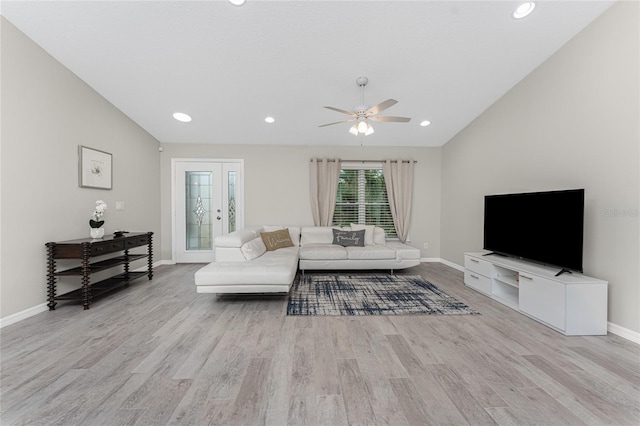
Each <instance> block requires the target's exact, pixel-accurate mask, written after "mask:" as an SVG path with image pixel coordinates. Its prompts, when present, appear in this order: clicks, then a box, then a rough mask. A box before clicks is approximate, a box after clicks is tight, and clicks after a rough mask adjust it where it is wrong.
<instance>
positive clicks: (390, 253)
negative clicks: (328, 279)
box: [347, 245, 396, 260]
mask: <svg viewBox="0 0 640 426" xmlns="http://www.w3.org/2000/svg"><path fill="white" fill-rule="evenodd" d="M347 258H348V259H350V260H351V259H354V260H381V259H395V258H396V251H395V250H394V249H392V248H389V247H387V246H383V245H375V246H365V247H347Z"/></svg>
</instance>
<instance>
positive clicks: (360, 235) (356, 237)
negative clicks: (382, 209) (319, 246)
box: [333, 229, 365, 247]
mask: <svg viewBox="0 0 640 426" xmlns="http://www.w3.org/2000/svg"><path fill="white" fill-rule="evenodd" d="M364 232H365V230H364V229H363V230H361V231H341V230H339V229H334V230H333V244H336V245H339V246H343V247H364Z"/></svg>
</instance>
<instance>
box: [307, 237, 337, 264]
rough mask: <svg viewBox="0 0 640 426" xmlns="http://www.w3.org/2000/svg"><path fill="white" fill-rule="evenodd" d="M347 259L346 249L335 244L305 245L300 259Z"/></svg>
mask: <svg viewBox="0 0 640 426" xmlns="http://www.w3.org/2000/svg"><path fill="white" fill-rule="evenodd" d="M302 235H303V236H304V234H302ZM347 258H348V257H347V250H346V248H345V247H342V246H337V245H334V244H305V245H303V246H301V247H300V259H305V260H346V259H347Z"/></svg>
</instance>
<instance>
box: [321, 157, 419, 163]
mask: <svg viewBox="0 0 640 426" xmlns="http://www.w3.org/2000/svg"><path fill="white" fill-rule="evenodd" d="M313 160H314V158H312V159H310V160H309V161H310V162H311V161H313ZM327 161H328V162H329V163H333V162H335V161H340V162H341V163H384V162H385V160H336V159H333V158H329V159H327ZM398 161H399V162H401V163H410V162H412V161H413V163H414V164H415V163H417V162H418V161H416V160H391V162H392V163H397V162H398Z"/></svg>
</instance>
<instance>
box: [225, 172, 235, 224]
mask: <svg viewBox="0 0 640 426" xmlns="http://www.w3.org/2000/svg"><path fill="white" fill-rule="evenodd" d="M227 176H228V181H229V199H228V202H229V206H228V208H229V232H233V231H235V230H236V172H229V174H228V175H227Z"/></svg>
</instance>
